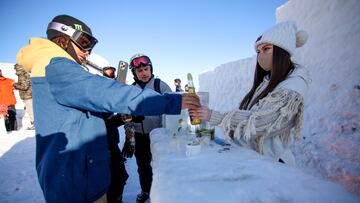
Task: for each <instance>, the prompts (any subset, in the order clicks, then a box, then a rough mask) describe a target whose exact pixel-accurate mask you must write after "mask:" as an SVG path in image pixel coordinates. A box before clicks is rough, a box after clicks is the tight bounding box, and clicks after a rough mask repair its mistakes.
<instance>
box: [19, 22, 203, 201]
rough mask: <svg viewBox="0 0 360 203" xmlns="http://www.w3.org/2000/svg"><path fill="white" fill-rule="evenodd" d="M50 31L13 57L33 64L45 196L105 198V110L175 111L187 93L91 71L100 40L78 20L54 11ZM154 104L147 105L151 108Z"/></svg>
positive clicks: (189, 103) (186, 104)
mask: <svg viewBox="0 0 360 203" xmlns="http://www.w3.org/2000/svg"><path fill="white" fill-rule="evenodd" d="M47 38H48V39H42V38H31V39H30V44H29V45H28V46H25V47H23V48H22V49H21V50H20V51H19V53H18V54H17V62H18V64H19V65H22V66H23V67H24V68H25V69H26V70H27V71H29V72H31V76H32V78H31V82H32V88H33V105H34V117H35V121H36V122H35V129H36V170H37V173H38V179H39V183H40V186H41V188H42V190H43V193H44V196H45V200H46V201H47V202H103V201H104V200H105V201H106V195H105V194H106V192H107V190H108V186H109V182H110V169H109V148H108V143H107V137H106V127H105V123H104V120H103V113H109V112H120V113H126V114H132V115H159V114H164V113H165V114H179V113H180V110H181V109H182V108H198V107H199V100H198V98H196V97H192V96H189V95H178V94H164V95H160V94H158V93H156V92H155V91H152V90H149V89H144V90H142V89H140V88H137V87H134V86H127V85H125V84H122V83H120V82H117V81H115V80H110V79H107V78H104V77H101V76H96V75H93V74H91V73H89V72H87V71H86V70H85V68H84V67H83V66H81V64H82V63H84V62H85V61H86V57H87V55H88V54H89V53H90V52H91V50H92V48H93V47H94V46H95V44H96V42H97V40H96V39H95V37H93V36H92V32H91V30H90V28H89V27H88V26H87V25H86V24H85V23H83V22H82V21H80V20H78V19H76V18H74V17H71V16H68V15H59V16H56V17H55V18H54V19H53V20H52V21H51V22H50V23H49V25H48V29H47ZM149 107H151V108H149Z"/></svg>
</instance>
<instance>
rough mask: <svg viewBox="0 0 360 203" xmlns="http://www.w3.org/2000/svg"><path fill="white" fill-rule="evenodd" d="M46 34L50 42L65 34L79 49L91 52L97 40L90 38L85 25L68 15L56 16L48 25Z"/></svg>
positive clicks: (90, 34)
mask: <svg viewBox="0 0 360 203" xmlns="http://www.w3.org/2000/svg"><path fill="white" fill-rule="evenodd" d="M46 33H47V36H48V39H50V40H51V39H53V38H55V37H58V36H61V35H63V34H65V35H67V36H69V37H70V39H71V41H72V42H74V43H75V44H76V45H77V46H78V47H79V48H81V49H82V50H86V51H91V49H92V48H94V46H95V44H96V43H97V39H96V38H95V37H93V36H92V33H91V30H90V28H89V27H88V26H87V25H86V24H85V23H83V22H82V21H80V20H78V19H76V18H74V17H71V16H68V15H59V16H56V17H55V18H54V19H53V20H52V21H51V22H50V23H49V25H48V27H47V32H46Z"/></svg>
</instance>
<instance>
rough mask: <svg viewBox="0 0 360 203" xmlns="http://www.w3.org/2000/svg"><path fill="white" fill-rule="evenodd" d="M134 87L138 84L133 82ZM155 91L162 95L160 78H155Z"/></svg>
mask: <svg viewBox="0 0 360 203" xmlns="http://www.w3.org/2000/svg"><path fill="white" fill-rule="evenodd" d="M132 85H136V82H133V84H132ZM154 90H155V91H156V92H158V93H160V94H161V89H160V78H155V79H154Z"/></svg>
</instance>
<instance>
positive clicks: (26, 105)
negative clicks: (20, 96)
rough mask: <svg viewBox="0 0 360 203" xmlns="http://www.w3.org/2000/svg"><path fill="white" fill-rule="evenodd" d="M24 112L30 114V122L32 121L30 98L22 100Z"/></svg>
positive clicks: (32, 113)
mask: <svg viewBox="0 0 360 203" xmlns="http://www.w3.org/2000/svg"><path fill="white" fill-rule="evenodd" d="M24 103H25V108H26V113H27V114H28V115H29V116H30V122H31V124H33V123H34V112H33V104H32V99H26V100H24Z"/></svg>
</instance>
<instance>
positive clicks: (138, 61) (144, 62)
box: [130, 56, 151, 69]
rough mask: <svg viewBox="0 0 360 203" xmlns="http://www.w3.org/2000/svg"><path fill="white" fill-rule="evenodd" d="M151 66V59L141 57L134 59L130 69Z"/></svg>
mask: <svg viewBox="0 0 360 203" xmlns="http://www.w3.org/2000/svg"><path fill="white" fill-rule="evenodd" d="M147 65H151V61H150V58H149V57H147V56H140V57H138V58H134V59H133V60H132V61H131V63H130V69H132V68H139V67H141V66H147Z"/></svg>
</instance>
